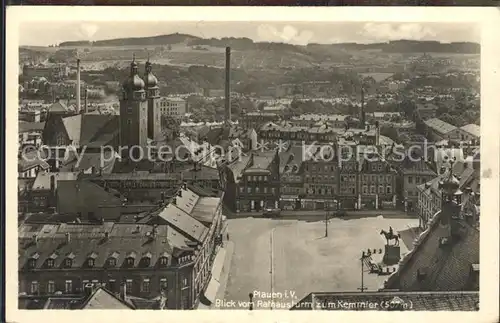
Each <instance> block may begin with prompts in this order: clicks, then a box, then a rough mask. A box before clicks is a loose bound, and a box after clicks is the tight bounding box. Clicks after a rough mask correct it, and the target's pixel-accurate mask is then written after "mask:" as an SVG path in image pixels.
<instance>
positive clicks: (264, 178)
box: [247, 175, 268, 182]
mask: <svg viewBox="0 0 500 323" xmlns="http://www.w3.org/2000/svg"><path fill="white" fill-rule="evenodd" d="M267 180H268V176H265V175H260V176H247V181H248V182H267Z"/></svg>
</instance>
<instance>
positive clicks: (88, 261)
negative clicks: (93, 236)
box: [87, 258, 95, 268]
mask: <svg viewBox="0 0 500 323" xmlns="http://www.w3.org/2000/svg"><path fill="white" fill-rule="evenodd" d="M94 264H95V261H94V259H92V258H91V259H88V260H87V265H88V266H89V267H91V268H92V267H94Z"/></svg>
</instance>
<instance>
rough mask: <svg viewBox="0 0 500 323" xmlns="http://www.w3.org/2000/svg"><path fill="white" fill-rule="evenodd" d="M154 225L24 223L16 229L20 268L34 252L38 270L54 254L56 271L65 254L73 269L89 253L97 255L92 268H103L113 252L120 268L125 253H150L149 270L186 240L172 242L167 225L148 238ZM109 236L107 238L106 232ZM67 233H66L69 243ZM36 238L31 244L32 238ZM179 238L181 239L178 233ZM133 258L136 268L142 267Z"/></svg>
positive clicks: (80, 264)
mask: <svg viewBox="0 0 500 323" xmlns="http://www.w3.org/2000/svg"><path fill="white" fill-rule="evenodd" d="M152 230H153V226H152V225H149V224H122V223H108V222H105V223H104V224H99V225H88V224H74V223H70V224H69V223H68V224H65V223H62V224H23V225H21V226H20V227H19V230H18V233H19V254H20V257H19V268H20V269H21V268H24V267H25V266H26V265H27V261H28V260H29V259H30V257H31V256H32V255H33V254H35V253H37V254H38V255H39V257H38V260H37V262H36V267H37V268H43V266H45V265H46V264H45V263H46V260H47V259H48V258H49V257H50V256H51V255H52V254H53V253H55V254H56V255H57V257H56V259H55V263H54V267H55V268H59V267H61V266H62V265H64V260H65V259H66V258H67V257H68V255H70V254H73V255H74V258H73V263H72V268H81V267H83V266H85V265H86V261H87V257H88V255H90V254H91V253H95V254H96V258H95V267H96V268H102V267H103V266H105V265H106V263H107V260H108V258H109V257H110V255H111V254H113V253H114V252H116V253H118V254H119V256H118V257H117V266H122V264H123V263H124V260H125V256H126V254H127V253H129V252H131V251H134V252H136V253H137V254H139V255H142V254H144V253H146V252H150V253H151V254H152V257H151V263H150V265H149V266H150V267H153V266H155V265H156V262H157V260H158V258H159V257H160V255H162V254H163V252H168V253H169V254H172V251H173V249H174V248H175V247H177V248H183V247H185V246H186V243H185V241H187V240H189V239H188V238H187V237H185V236H183V237H182V241H184V243H182V242H181V241H179V239H176V240H172V239H171V238H170V237H171V234H169V232H170V231H175V229H174V228H173V227H172V226H170V225H165V224H160V225H158V226H157V227H156V234H155V238H154V239H151V237H150V235H151V231H152ZM106 232H107V233H108V238H106V237H105V233H106ZM66 234H69V241H68V239H67V236H66ZM34 235H36V236H37V241H36V242H35V241H34V238H33V236H34ZM178 235H179V236H182V235H181V234H180V233H179V234H178ZM140 260H141V259H140V257H138V258H136V261H135V264H134V265H135V266H139V265H141V266H144V264H143V263H141V262H140Z"/></svg>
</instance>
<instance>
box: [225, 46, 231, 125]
mask: <svg viewBox="0 0 500 323" xmlns="http://www.w3.org/2000/svg"><path fill="white" fill-rule="evenodd" d="M230 84H231V47H226V84H225V85H226V87H225V90H226V91H225V92H226V93H225V94H226V97H225V100H226V102H225V108H226V122H230V121H231V86H230Z"/></svg>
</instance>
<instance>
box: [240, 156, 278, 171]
mask: <svg viewBox="0 0 500 323" xmlns="http://www.w3.org/2000/svg"><path fill="white" fill-rule="evenodd" d="M275 155H276V153H275V152H274V151H266V152H259V153H253V155H252V156H253V157H252V164H251V166H250V167H248V168H247V169H246V170H245V172H247V171H249V170H268V169H269V166H270V165H271V163H272V162H273V160H274V157H275Z"/></svg>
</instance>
